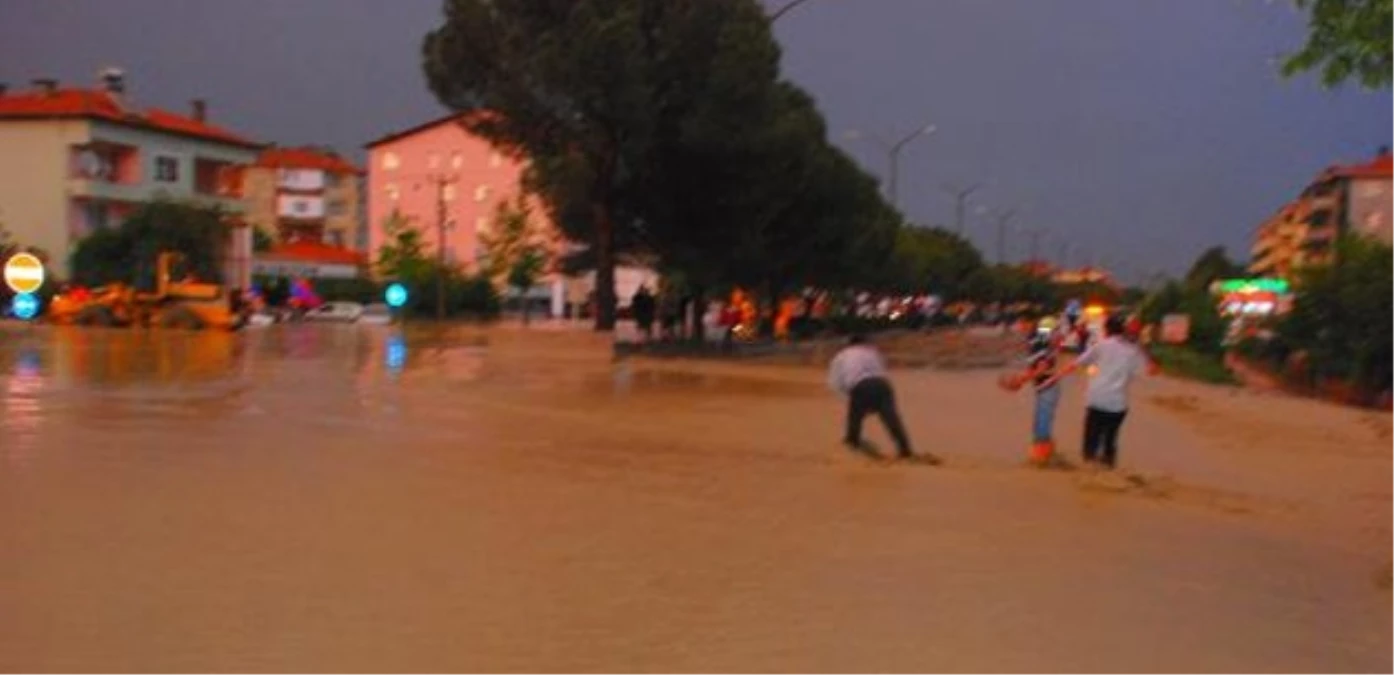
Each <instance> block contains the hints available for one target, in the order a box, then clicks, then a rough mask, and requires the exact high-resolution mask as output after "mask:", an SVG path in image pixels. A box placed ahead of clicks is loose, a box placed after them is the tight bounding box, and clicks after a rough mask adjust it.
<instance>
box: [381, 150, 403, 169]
mask: <svg viewBox="0 0 1394 675" xmlns="http://www.w3.org/2000/svg"><path fill="white" fill-rule="evenodd" d="M401 165H402V160H401V158H399V157H398V156H397V153H395V152H388V153H386V154H384V155H383V156H382V168H384V169H387V170H388V171H392V170H393V169H396V168H397V167H399V166H401Z"/></svg>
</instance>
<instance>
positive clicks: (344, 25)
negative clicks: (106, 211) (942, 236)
mask: <svg viewBox="0 0 1394 675" xmlns="http://www.w3.org/2000/svg"><path fill="white" fill-rule="evenodd" d="M767 1H768V2H769V3H770V4H771V5H772V6H773V5H774V4H775V0H767ZM439 6H440V3H439V2H438V0H239V1H238V2H227V1H226V0H120V1H113V0H0V82H8V83H9V84H10V85H11V86H12V87H14V86H27V85H26V83H27V82H28V81H29V80H30V79H32V78H34V77H39V76H53V77H57V78H59V79H60V80H62V81H64V82H82V83H84V84H86V83H91V82H93V81H95V73H96V71H97V70H98V69H99V68H100V67H102V66H105V65H118V66H121V67H123V68H125V69H126V70H127V72H128V74H129V77H130V80H131V86H132V93H133V95H134V96H136V97H137V99H138V101H139V102H140V103H141V104H145V105H158V106H164V107H172V108H176V109H182V108H184V107H185V106H186V105H187V104H186V101H187V100H188V99H190V98H195V97H204V98H207V99H209V101H210V114H211V115H212V117H213V118H214V119H215V120H216V121H217V122H219V123H221V124H224V125H226V126H228V127H230V128H232V129H234V130H237V131H240V132H242V133H244V134H246V135H248V136H251V137H253V138H255V139H257V140H263V141H275V142H279V143H282V144H299V143H319V144H328V145H333V146H335V147H337V148H339V149H340V150H342V151H345V152H349V153H352V154H354V155H355V156H358V155H359V154H360V152H361V146H362V144H363V143H364V142H366V141H368V140H371V139H372V138H375V137H377V136H379V135H382V134H384V133H386V132H389V131H393V130H397V129H400V128H403V127H407V126H410V125H412V124H414V123H417V122H420V121H422V120H425V119H428V118H431V117H433V116H436V115H439V114H441V112H442V110H441V108H440V107H439V106H438V105H437V104H436V102H435V101H434V99H433V98H432V97H431V96H430V94H429V93H428V92H427V91H426V88H425V85H424V83H423V80H422V76H421V72H420V69H419V65H418V57H417V54H418V48H419V45H420V40H421V36H422V35H423V34H424V33H425V32H426V31H427V30H428V29H429V28H431V27H432V26H433V25H435V24H436V22H437V21H438V20H439ZM1303 29H1304V26H1303V22H1302V18H1301V17H1300V16H1299V15H1298V14H1297V13H1296V12H1295V10H1293V9H1292V7H1291V3H1290V2H1288V0H1276V1H1266V0H812V2H809V3H808V4H806V5H803V6H801V7H799V8H798V9H796V10H795V11H793V12H791V13H790V14H788V15H786V16H785V17H784V18H783V19H781V20H780V21H779V23H778V25H777V33H778V37H779V39H780V41H781V43H782V44H783V46H784V50H785V52H784V57H785V61H784V64H785V69H786V72H787V73H788V74H789V75H790V76H791V77H792V78H793V79H794V80H796V81H797V82H799V83H801V84H802V85H803V86H805V87H806V88H807V89H809V90H810V91H811V92H812V93H813V94H814V95H815V96H817V98H818V100H819V102H820V104H821V106H822V109H823V111H824V113H825V114H826V115H827V117H828V120H829V125H830V128H831V130H832V133H833V134H835V136H836V137H837V138H838V142H839V143H842V144H843V145H844V147H847V148H849V150H851V151H852V152H853V153H854V154H855V155H856V156H857V157H858V158H859V159H861V161H863V163H864V164H865V165H866V166H868V167H869V168H870V169H872V170H873V171H874V172H876V173H878V174H882V173H884V171H885V165H886V159H885V153H884V152H882V151H880V150H877V149H876V147H875V146H874V145H873V144H871V143H869V142H867V141H846V140H842V139H843V137H844V135H845V133H846V132H847V131H850V130H854V129H856V130H861V131H864V132H868V133H874V134H879V135H881V136H883V137H895V136H897V135H900V134H904V133H906V132H908V131H911V130H913V129H915V128H917V127H919V126H922V125H924V124H925V123H933V124H935V125H936V126H937V128H938V131H937V133H935V134H934V135H932V136H929V137H927V138H921V139H918V140H916V141H915V142H913V143H912V144H911V145H910V146H909V147H908V148H907V149H906V150H905V153H904V154H903V156H902V161H901V171H900V174H901V178H900V195H901V200H900V201H901V203H902V206H903V207H904V209H905V211H906V213H907V215H908V216H909V217H910V218H912V219H913V220H916V221H919V222H933V223H945V224H947V223H950V222H952V218H953V215H952V214H953V206H952V200H951V198H949V197H948V196H946V195H945V194H944V193H943V192H942V190H941V188H940V186H941V185H942V184H943V183H944V182H946V181H949V182H957V183H971V182H977V181H988V182H989V185H988V187H987V188H985V189H984V190H983V191H982V192H980V193H979V195H977V196H976V197H975V204H976V206H979V207H986V208H1002V207H1008V206H1011V205H1014V204H1017V203H1021V207H1020V209H1019V215H1018V217H1017V218H1016V219H1015V220H1014V221H1012V226H1013V229H1014V230H1015V232H1014V236H1012V237H1011V238H1010V240H1009V254H1010V256H1011V257H1013V258H1018V257H1021V256H1023V255H1025V253H1026V249H1027V241H1028V239H1027V238H1026V237H1025V236H1024V235H1022V234H1020V230H1022V229H1025V228H1044V229H1045V231H1046V234H1045V235H1044V236H1043V237H1042V239H1041V241H1042V245H1041V248H1042V252H1043V253H1046V254H1049V255H1050V256H1052V257H1055V256H1056V255H1057V254H1058V251H1059V247H1060V242H1061V241H1063V240H1068V241H1069V242H1071V243H1072V244H1074V245H1075V246H1076V248H1075V249H1074V251H1073V252H1072V254H1071V257H1072V262H1074V263H1078V262H1081V261H1082V260H1083V259H1084V258H1085V257H1086V256H1089V257H1095V258H1101V259H1103V260H1104V261H1105V262H1107V263H1109V264H1111V265H1113V266H1115V267H1117V268H1119V269H1120V271H1122V272H1124V273H1125V274H1127V275H1128V276H1130V277H1133V278H1136V277H1138V276H1140V275H1142V274H1144V273H1149V272H1153V271H1156V270H1167V271H1177V270H1179V269H1182V268H1184V266H1185V265H1186V264H1188V263H1189V261H1190V260H1191V259H1192V258H1193V257H1194V256H1195V254H1196V253H1198V252H1199V251H1200V250H1202V249H1203V248H1205V247H1206V246H1209V245H1214V244H1222V245H1225V246H1227V247H1229V248H1230V249H1231V251H1232V252H1235V253H1238V254H1240V255H1241V256H1243V255H1247V249H1248V245H1247V243H1248V237H1249V233H1250V232H1251V231H1252V229H1253V227H1254V226H1255V225H1257V224H1258V223H1259V222H1260V221H1261V220H1262V219H1263V218H1264V217H1266V216H1267V215H1268V214H1270V213H1271V212H1272V211H1273V210H1274V209H1276V208H1277V207H1278V206H1279V205H1280V204H1281V203H1282V202H1283V201H1284V200H1286V199H1287V198H1289V197H1290V196H1292V195H1293V194H1294V193H1295V191H1297V190H1298V189H1300V187H1301V186H1302V184H1303V183H1304V182H1305V180H1306V179H1308V178H1309V177H1310V176H1311V175H1312V174H1314V173H1315V172H1316V171H1318V170H1320V169H1321V168H1322V167H1324V166H1326V165H1327V164H1329V163H1331V162H1333V161H1337V160H1358V159H1362V158H1364V157H1366V156H1367V155H1370V154H1371V153H1372V152H1373V151H1374V149H1375V148H1376V147H1377V146H1378V145H1380V144H1384V143H1388V142H1389V139H1390V126H1391V119H1390V115H1391V109H1390V99H1389V96H1388V94H1369V93H1363V92H1359V91H1356V90H1342V91H1338V92H1335V93H1332V92H1327V91H1324V90H1321V89H1320V88H1319V87H1318V86H1317V85H1316V83H1315V82H1314V81H1313V80H1312V79H1311V78H1310V77H1308V78H1302V79H1298V80H1294V81H1283V80H1281V79H1280V78H1279V77H1278V76H1277V75H1276V74H1275V70H1274V67H1273V65H1272V63H1271V61H1272V59H1273V58H1274V57H1275V56H1276V55H1278V54H1280V53H1281V52H1283V51H1284V50H1287V49H1290V48H1294V47H1295V46H1297V45H1298V44H1299V43H1300V41H1301V38H1302V34H1303ZM0 151H3V149H0ZM973 210H974V209H970V211H973ZM993 229H994V226H993V225H991V224H990V222H989V221H988V220H987V219H986V218H985V217H983V216H978V215H973V214H970V222H969V231H970V234H971V235H972V236H973V237H974V239H975V240H976V241H977V242H979V245H980V246H981V247H982V248H983V250H984V252H985V254H986V255H988V256H989V257H991V256H992V255H993V251H994V249H995V245H994V243H993V242H994V235H993Z"/></svg>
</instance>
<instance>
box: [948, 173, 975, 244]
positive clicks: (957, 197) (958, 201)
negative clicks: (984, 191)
mask: <svg viewBox="0 0 1394 675" xmlns="http://www.w3.org/2000/svg"><path fill="white" fill-rule="evenodd" d="M982 187H983V184H982V183H974V184H973V185H971V186H969V187H966V188H963V189H959V188H957V187H954V186H953V185H952V184H949V183H945V184H944V186H943V189H944V191H945V192H947V193H949V194H950V195H953V198H954V233H955V234H957V235H958V236H960V237H961V236H963V207H964V206H965V205H966V204H967V202H968V197H970V196H972V194H973V193H974V192H977V191H978V190H980V189H981V188H982Z"/></svg>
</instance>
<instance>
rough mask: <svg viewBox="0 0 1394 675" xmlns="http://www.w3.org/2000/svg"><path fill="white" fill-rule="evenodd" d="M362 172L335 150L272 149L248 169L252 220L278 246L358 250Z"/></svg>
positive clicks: (247, 192) (246, 191)
mask: <svg viewBox="0 0 1394 675" xmlns="http://www.w3.org/2000/svg"><path fill="white" fill-rule="evenodd" d="M360 174H362V170H361V169H359V168H358V167H357V166H354V165H353V164H352V163H350V162H348V161H347V160H345V159H344V158H342V157H339V156H338V155H337V154H334V153H333V152H332V151H329V150H323V149H319V148H268V149H266V150H264V151H262V153H261V155H260V156H258V157H257V159H256V162H255V163H254V164H253V165H252V166H249V167H247V170H246V178H245V179H244V194H245V198H246V202H247V222H248V224H250V225H252V226H253V227H256V228H257V229H258V230H260V231H261V232H262V233H263V234H265V235H266V236H268V237H270V238H271V240H272V241H274V242H276V243H277V244H288V243H291V242H300V241H309V242H317V243H321V244H325V245H327V246H331V247H334V248H353V247H354V242H355V239H356V238H357V235H358V232H357V230H358V221H359V207H360V204H359V194H358V192H359V181H358V177H359V175H360Z"/></svg>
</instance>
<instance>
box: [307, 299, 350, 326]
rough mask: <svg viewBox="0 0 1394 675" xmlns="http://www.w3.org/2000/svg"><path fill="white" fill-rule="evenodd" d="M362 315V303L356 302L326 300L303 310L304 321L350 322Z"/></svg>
mask: <svg viewBox="0 0 1394 675" xmlns="http://www.w3.org/2000/svg"><path fill="white" fill-rule="evenodd" d="M360 316H363V305H360V304H358V303H356V302H326V303H324V304H323V305H320V306H319V307H316V308H314V309H312V310H309V311H307V312H305V315H304V316H303V317H301V318H303V319H304V320H305V321H334V322H341V323H352V322H354V321H357V320H358V317H360Z"/></svg>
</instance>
